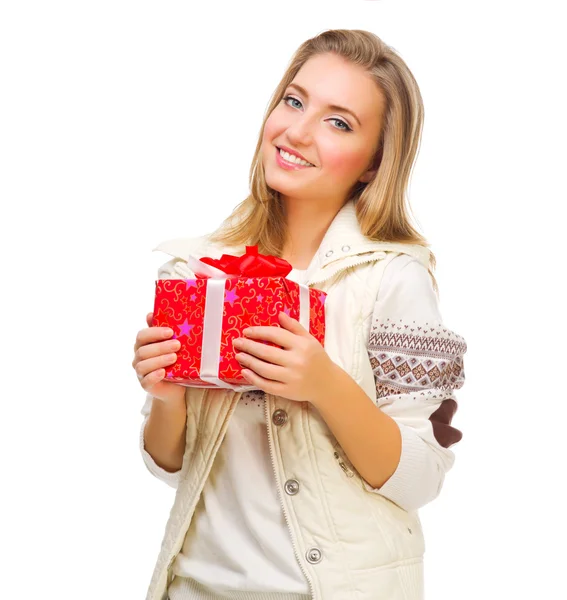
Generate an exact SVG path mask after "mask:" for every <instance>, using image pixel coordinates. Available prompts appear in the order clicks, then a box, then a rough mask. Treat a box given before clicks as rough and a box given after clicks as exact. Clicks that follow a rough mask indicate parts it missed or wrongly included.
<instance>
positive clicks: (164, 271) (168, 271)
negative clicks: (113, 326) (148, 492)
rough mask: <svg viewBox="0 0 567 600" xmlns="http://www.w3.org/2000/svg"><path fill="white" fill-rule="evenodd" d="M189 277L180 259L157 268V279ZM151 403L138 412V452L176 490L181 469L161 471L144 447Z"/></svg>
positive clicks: (147, 464) (184, 263)
mask: <svg viewBox="0 0 567 600" xmlns="http://www.w3.org/2000/svg"><path fill="white" fill-rule="evenodd" d="M191 276H192V271H190V270H189V268H188V267H187V263H186V261H184V260H182V259H180V258H172V259H170V260H168V261H167V262H166V263H164V264H162V265H161V266H160V267H159V268H158V275H157V278H158V279H180V278H183V277H191ZM152 401H153V397H152V395H151V394H146V401H145V402H144V405H143V407H142V410H141V411H140V412H141V413H142V416H143V417H144V418H143V421H142V426H141V428H140V442H139V446H140V452H141V454H142V458H143V460H144V464H145V465H146V467H147V468H148V471H149V472H150V473H151V474H152V475H154V476H155V477H157V478H158V479H160V480H161V481H164V482H165V483H167V484H168V485H169V486H171V487H172V488H177V486H178V483H179V475H180V473H181V469H180V470H179V471H175V472H173V473H170V472H169V471H166V470H165V469H162V468H161V467H159V466H158V465H157V464H156V462H155V461H154V459H153V458H152V457H151V455H150V454H149V453H148V452H147V450H146V448H145V446H144V429H145V427H146V423H147V422H148V417H149V415H150V412H151V409H152Z"/></svg>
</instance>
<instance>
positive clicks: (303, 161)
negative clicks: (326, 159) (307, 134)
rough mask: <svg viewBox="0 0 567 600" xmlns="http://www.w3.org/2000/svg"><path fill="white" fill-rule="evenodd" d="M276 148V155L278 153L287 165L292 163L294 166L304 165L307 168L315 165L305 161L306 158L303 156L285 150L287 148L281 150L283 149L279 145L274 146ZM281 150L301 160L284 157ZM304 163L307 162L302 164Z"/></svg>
mask: <svg viewBox="0 0 567 600" xmlns="http://www.w3.org/2000/svg"><path fill="white" fill-rule="evenodd" d="M276 150H277V153H278V155H279V158H280V159H281V160H282V161H285V162H286V163H287V164H289V165H294V166H297V167H304V168H307V167H314V166H315V165H314V164H313V163H310V162H309V161H307V160H305V159H303V158H299V156H296V155H295V154H292V153H291V152H287V150H283V149H282V148H280V147H279V146H276ZM282 152H285V153H286V154H287V155H288V156H293V157H295V158H296V159H298V160H301V161H302V162H295V161H290V160H288V159H287V158H286V157H285V156H284V155H283V154H282ZM304 163H307V164H304Z"/></svg>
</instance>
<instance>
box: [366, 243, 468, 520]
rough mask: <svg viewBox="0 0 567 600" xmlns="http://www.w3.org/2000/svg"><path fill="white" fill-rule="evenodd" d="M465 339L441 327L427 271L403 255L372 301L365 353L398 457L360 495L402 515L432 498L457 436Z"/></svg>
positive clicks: (386, 274) (392, 265)
mask: <svg viewBox="0 0 567 600" xmlns="http://www.w3.org/2000/svg"><path fill="white" fill-rule="evenodd" d="M466 351H467V345H466V342H465V340H464V338H463V337H461V336H460V335H458V334H457V333H455V332H454V331H452V330H450V329H448V328H447V327H446V326H445V325H444V324H443V322H442V318H441V314H440V311H439V302H438V298H437V295H436V293H435V290H434V288H433V284H432V281H431V277H430V275H429V272H428V270H427V268H426V267H425V266H424V265H423V264H422V263H420V262H419V261H418V260H417V259H415V258H412V257H410V256H408V255H406V254H400V255H399V256H396V257H395V258H394V259H392V261H391V262H390V263H389V264H388V266H387V267H386V269H385V271H384V275H383V279H382V282H381V284H380V291H379V293H378V298H377V300H376V304H375V308H374V313H373V318H372V325H371V330H370V337H369V341H368V354H369V358H370V362H371V365H372V370H373V372H374V376H375V382H376V405H377V406H378V407H379V408H380V409H381V410H382V411H383V412H385V413H386V414H387V415H389V416H390V417H392V419H394V420H395V421H396V423H397V424H398V426H399V428H400V433H401V439H402V454H401V458H400V462H399V464H398V467H397V469H396V471H395V472H394V473H393V475H392V476H391V477H390V479H388V481H386V482H385V483H384V484H383V485H382V486H381V487H380V488H374V487H372V486H371V485H370V484H368V482H367V481H366V480H364V485H365V488H366V489H367V490H368V491H370V492H372V493H376V494H381V495H382V496H384V497H386V498H388V499H390V500H391V501H392V502H394V503H396V504H397V505H398V506H400V507H401V508H403V509H405V510H408V511H409V510H417V509H419V508H421V507H422V506H424V505H426V504H427V503H429V502H431V501H432V500H433V499H435V498H436V497H437V496H438V495H439V493H440V491H441V488H442V486H443V482H444V478H445V474H446V473H447V472H448V471H449V470H450V469H451V467H452V466H453V463H454V460H455V456H454V453H453V452H452V451H451V450H450V447H451V446H453V445H454V444H456V443H457V442H459V441H460V439H461V438H462V433H461V432H460V431H459V430H458V429H456V428H455V427H454V426H452V425H451V421H452V418H453V416H454V414H455V412H456V410H457V400H456V398H455V394H454V390H456V389H458V388H460V387H462V385H463V384H464V380H465V372H464V365H463V355H464V354H465V352H466Z"/></svg>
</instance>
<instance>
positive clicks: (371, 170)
mask: <svg viewBox="0 0 567 600" xmlns="http://www.w3.org/2000/svg"><path fill="white" fill-rule="evenodd" d="M381 162H382V145H380V147H379V148H378V150H377V151H376V154H375V155H374V158H373V159H372V162H371V163H370V165H369V167H368V170H367V171H366V172H365V173H364V174H363V175H361V176H360V177H359V179H358V181H361V182H362V183H368V182H370V181H372V179H374V176H375V175H376V173H378V167H379V166H380V163H381Z"/></svg>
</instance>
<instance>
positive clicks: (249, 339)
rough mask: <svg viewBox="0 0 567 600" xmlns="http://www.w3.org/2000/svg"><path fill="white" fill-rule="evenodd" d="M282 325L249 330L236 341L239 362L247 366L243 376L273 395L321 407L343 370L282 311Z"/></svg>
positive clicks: (308, 334) (303, 329)
mask: <svg viewBox="0 0 567 600" xmlns="http://www.w3.org/2000/svg"><path fill="white" fill-rule="evenodd" d="M279 322H280V324H281V327H259V326H255V327H249V328H248V329H245V330H244V332H243V334H244V335H245V336H246V337H244V338H238V339H236V340H234V349H235V350H236V351H237V352H238V354H236V359H237V360H238V362H239V363H240V364H241V365H242V366H243V367H245V368H244V369H243V370H242V374H243V376H244V377H245V379H246V381H248V382H250V383H251V384H252V385H255V386H257V387H258V388H260V389H262V390H264V391H265V392H267V393H269V394H275V395H277V396H282V397H284V398H288V399H289V400H296V401H298V402H311V403H313V404H317V402H318V401H319V400H320V399H321V398H324V397H325V395H326V394H327V393H328V392H327V390H330V389H331V387H332V382H333V380H334V376H335V374H336V372H337V371H336V369H337V368H339V367H338V365H336V363H334V362H333V361H332V360H331V359H330V358H329V355H328V354H327V352H326V351H325V349H324V348H323V346H322V345H321V344H320V343H319V342H318V341H317V339H316V338H315V337H313V336H312V335H311V334H310V333H309V332H308V331H307V330H306V329H305V328H304V327H303V326H302V325H301V324H300V323H299V322H298V321H296V320H295V319H292V318H291V317H289V316H288V315H287V314H286V313H284V312H280V314H279ZM254 340H264V341H268V342H273V343H275V344H277V345H278V346H282V348H283V349H282V348H275V347H273V346H268V345H266V344H263V343H261V342H259V341H254Z"/></svg>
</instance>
